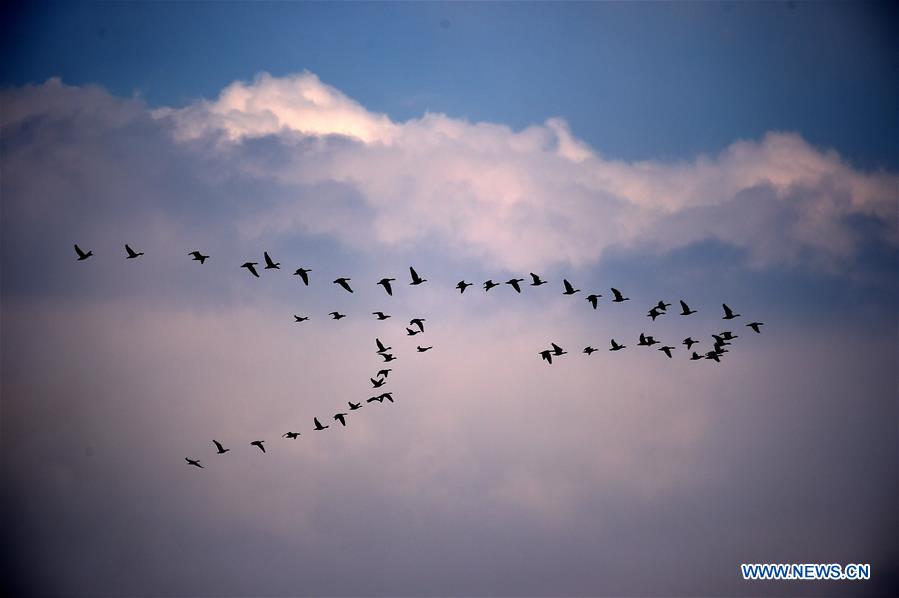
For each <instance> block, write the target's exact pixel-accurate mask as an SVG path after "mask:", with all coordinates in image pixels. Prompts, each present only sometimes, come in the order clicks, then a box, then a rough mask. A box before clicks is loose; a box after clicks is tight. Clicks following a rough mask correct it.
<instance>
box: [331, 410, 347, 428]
mask: <svg viewBox="0 0 899 598" xmlns="http://www.w3.org/2000/svg"><path fill="white" fill-rule="evenodd" d="M347 415H349V413H337V414H335V415H334V419H335V420H336V421H339V422H340V424H341V425H342V426H346V419H345V418H346V416H347Z"/></svg>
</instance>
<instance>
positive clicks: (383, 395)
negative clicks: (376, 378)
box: [378, 392, 393, 403]
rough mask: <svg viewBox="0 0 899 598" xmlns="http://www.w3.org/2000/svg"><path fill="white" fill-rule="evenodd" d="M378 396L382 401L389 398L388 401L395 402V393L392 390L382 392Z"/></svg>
mask: <svg viewBox="0 0 899 598" xmlns="http://www.w3.org/2000/svg"><path fill="white" fill-rule="evenodd" d="M378 398H379V399H381V400H382V401H383V400H384V399H387V400H388V401H390V402H391V403H392V402H393V393H392V392H382V393H381V394H379V395H378Z"/></svg>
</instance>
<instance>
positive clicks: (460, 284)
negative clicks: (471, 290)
mask: <svg viewBox="0 0 899 598" xmlns="http://www.w3.org/2000/svg"><path fill="white" fill-rule="evenodd" d="M471 286H474V285H473V284H471V283H470V282H465V281H464V280H460V281H459V282H457V283H456V288H457V289H459V294H460V295H461V294H462V293H464V292H465V289H467V288H468V287H471Z"/></svg>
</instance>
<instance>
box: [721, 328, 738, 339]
mask: <svg viewBox="0 0 899 598" xmlns="http://www.w3.org/2000/svg"><path fill="white" fill-rule="evenodd" d="M721 338H723V339H724V340H726V341H732V340H734V339H735V338H740V337H739V336H737V335H736V334H734V333H733V332H731V331H730V330H725V331H724V332H722V333H721Z"/></svg>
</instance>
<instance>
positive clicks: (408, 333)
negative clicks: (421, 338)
mask: <svg viewBox="0 0 899 598" xmlns="http://www.w3.org/2000/svg"><path fill="white" fill-rule="evenodd" d="M416 334H421V330H412V329H411V328H406V336H415V335H416Z"/></svg>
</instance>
